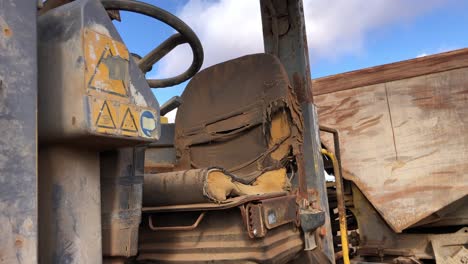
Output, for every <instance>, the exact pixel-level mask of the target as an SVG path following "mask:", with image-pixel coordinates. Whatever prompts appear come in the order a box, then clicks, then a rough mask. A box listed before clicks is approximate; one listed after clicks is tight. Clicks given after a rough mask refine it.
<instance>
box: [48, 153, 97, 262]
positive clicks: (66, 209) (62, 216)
mask: <svg viewBox="0 0 468 264" xmlns="http://www.w3.org/2000/svg"><path fill="white" fill-rule="evenodd" d="M39 195H40V196H39V197H40V198H39V209H40V210H39V214H40V215H39V238H40V243H39V250H40V256H39V258H40V263H51V264H59V263H90V264H100V263H102V250H101V248H102V242H101V193H100V179H99V152H97V151H94V150H86V149H80V148H77V147H76V146H73V147H70V146H45V147H42V146H41V148H40V149H39Z"/></svg>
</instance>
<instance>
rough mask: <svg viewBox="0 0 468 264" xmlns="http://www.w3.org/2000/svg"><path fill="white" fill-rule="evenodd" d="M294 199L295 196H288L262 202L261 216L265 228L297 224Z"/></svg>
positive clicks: (297, 211)
mask: <svg viewBox="0 0 468 264" xmlns="http://www.w3.org/2000/svg"><path fill="white" fill-rule="evenodd" d="M296 199H297V197H296V195H288V196H284V197H278V198H271V199H265V200H262V201H261V204H262V215H263V219H264V222H265V226H266V228H268V229H273V228H275V227H278V226H280V225H284V224H287V223H291V222H294V223H296V224H299V219H298V218H299V208H298V205H297V203H296Z"/></svg>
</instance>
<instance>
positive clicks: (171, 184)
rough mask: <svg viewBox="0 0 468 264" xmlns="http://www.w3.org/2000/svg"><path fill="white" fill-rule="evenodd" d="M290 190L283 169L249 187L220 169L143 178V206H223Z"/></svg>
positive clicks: (266, 175)
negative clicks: (231, 199)
mask: <svg viewBox="0 0 468 264" xmlns="http://www.w3.org/2000/svg"><path fill="white" fill-rule="evenodd" d="M289 189H290V182H289V179H288V177H287V175H286V169H284V168H281V169H278V170H272V171H268V172H265V173H263V174H262V175H260V176H259V177H258V178H257V179H256V180H255V181H254V182H253V183H252V184H250V185H247V184H243V183H241V182H239V180H238V179H237V178H236V176H234V175H230V174H228V173H226V172H225V171H223V170H222V169H219V168H210V169H193V170H186V171H177V172H168V173H159V174H146V175H145V182H144V186H143V205H144V206H161V205H180V204H194V203H205V202H219V203H222V202H225V201H226V200H227V199H228V198H229V197H235V196H242V195H256V194H265V193H274V192H283V191H288V190H289Z"/></svg>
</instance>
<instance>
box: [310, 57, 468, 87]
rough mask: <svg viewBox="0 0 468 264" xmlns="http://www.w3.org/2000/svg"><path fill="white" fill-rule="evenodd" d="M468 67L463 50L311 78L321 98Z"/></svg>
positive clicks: (467, 58)
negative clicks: (335, 93)
mask: <svg viewBox="0 0 468 264" xmlns="http://www.w3.org/2000/svg"><path fill="white" fill-rule="evenodd" d="M467 66H468V49H467V48H465V49H459V50H454V51H449V52H444V53H440V54H434V55H430V56H424V57H420V58H414V59H411V60H406V61H400V62H395V63H390V64H384V65H379V66H375V67H371V68H366V69H361V70H356V71H351V72H346V73H342V74H336V75H332V76H326V77H322V78H318V79H314V80H312V89H313V94H314V95H322V94H327V93H334V92H338V91H344V90H348V89H353V88H358V87H363V86H369V85H373V84H379V83H383V82H390V81H397V80H403V79H408V78H412V77H416V76H422V75H426V74H431V73H437V72H444V71H449V70H454V69H459V68H466V67H467Z"/></svg>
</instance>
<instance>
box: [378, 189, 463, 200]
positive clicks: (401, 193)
mask: <svg viewBox="0 0 468 264" xmlns="http://www.w3.org/2000/svg"><path fill="white" fill-rule="evenodd" d="M453 189H459V188H458V187H455V186H451V185H447V186H444V185H438V186H436V185H422V186H413V187H411V186H405V188H404V189H403V190H401V191H396V192H392V193H388V194H384V195H381V196H380V197H375V199H374V202H375V203H385V202H386V201H391V200H397V199H400V198H401V197H406V196H407V194H408V193H412V194H413V196H416V195H415V193H421V192H433V191H435V190H440V191H443V190H453Z"/></svg>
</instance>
